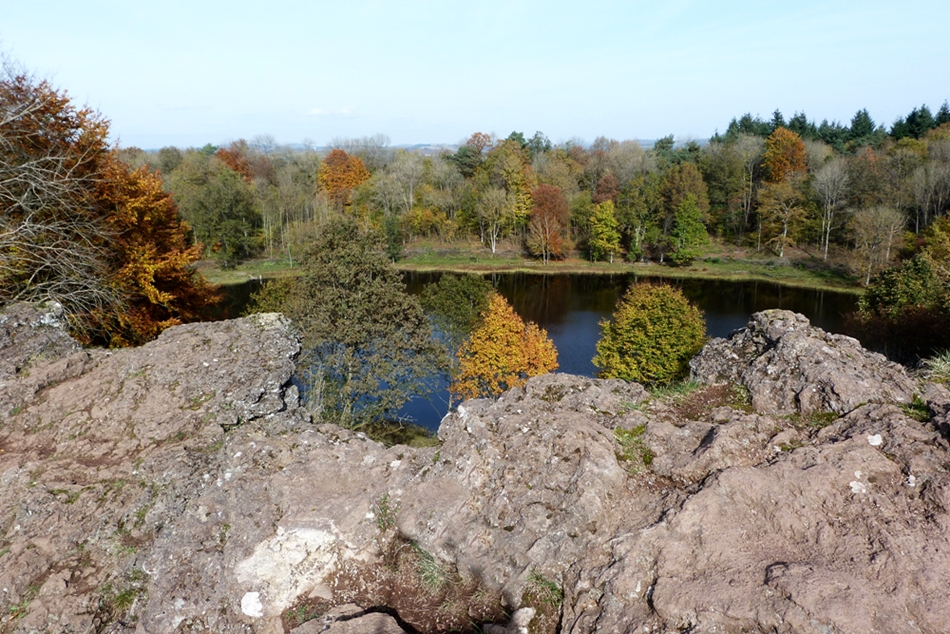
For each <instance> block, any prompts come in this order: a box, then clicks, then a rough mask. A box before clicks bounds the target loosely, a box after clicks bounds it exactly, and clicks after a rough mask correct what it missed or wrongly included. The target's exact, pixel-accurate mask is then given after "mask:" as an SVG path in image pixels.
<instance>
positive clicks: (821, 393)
mask: <svg viewBox="0 0 950 634" xmlns="http://www.w3.org/2000/svg"><path fill="white" fill-rule="evenodd" d="M689 366H690V377H691V378H692V379H693V380H694V381H699V382H701V383H707V384H715V383H736V384H740V385H742V386H744V387H745V388H746V389H748V390H749V394H750V395H751V398H752V405H753V407H754V408H755V410H756V411H758V412H760V413H762V414H772V415H780V416H781V415H787V414H792V413H800V414H805V415H808V414H813V413H820V412H834V413H836V414H846V413H848V412H850V411H851V410H853V409H855V408H856V407H858V406H859V405H862V404H864V403H910V402H911V399H912V398H913V395H914V393H915V392H916V391H917V385H916V384H915V382H914V381H913V380H912V379H910V378H909V377H908V376H907V373H906V372H905V371H904V369H903V368H902V367H901V366H900V365H898V364H896V363H892V362H890V361H888V360H887V359H886V358H885V357H884V356H883V355H880V354H877V353H875V352H869V351H867V350H865V349H864V348H862V347H861V344H860V343H859V342H858V341H857V340H856V339H853V338H851V337H846V336H844V335H836V334H831V333H827V332H825V331H824V330H822V329H820V328H815V327H814V326H812V325H811V324H810V323H809V321H808V319H807V318H806V317H805V316H804V315H800V314H798V313H793V312H790V311H787V310H766V311H762V312H760V313H755V314H754V315H752V318H751V320H750V321H749V324H748V325H747V326H746V327H745V328H742V329H740V330H737V331H736V332H734V333H732V334H731V335H729V338H728V339H721V338H718V339H713V340H712V341H710V342H709V343H707V344H706V346H705V347H704V348H703V349H702V350H701V351H700V353H699V354H698V355H697V356H696V357H694V358H693V360H692V361H690V364H689Z"/></svg>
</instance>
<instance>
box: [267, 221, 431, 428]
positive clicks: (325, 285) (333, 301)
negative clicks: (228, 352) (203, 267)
mask: <svg viewBox="0 0 950 634" xmlns="http://www.w3.org/2000/svg"><path fill="white" fill-rule="evenodd" d="M302 266H303V271H302V273H301V275H300V276H299V277H297V278H294V279H293V280H291V281H290V282H284V283H282V284H281V283H279V284H275V285H274V286H273V290H272V292H270V293H263V294H262V296H261V297H260V298H259V299H258V302H257V303H258V306H257V307H258V309H268V310H273V309H275V308H277V309H279V310H280V311H281V312H283V313H284V314H286V315H287V316H288V317H290V319H292V320H293V322H294V323H295V324H296V326H297V328H298V329H299V331H300V334H301V338H302V342H303V346H304V350H303V352H302V354H301V360H300V361H299V362H298V367H299V368H301V373H302V375H303V380H304V385H305V387H306V390H307V394H306V395H305V396H306V401H307V404H308V407H309V408H310V409H311V411H312V412H313V413H314V415H315V416H317V417H319V418H322V419H323V420H327V421H332V422H337V423H340V424H343V425H346V426H350V427H354V426H359V425H361V424H363V423H366V422H373V421H379V420H382V419H385V418H386V417H388V416H392V415H394V414H395V413H396V411H397V410H398V409H399V408H400V407H401V406H402V405H403V404H404V403H405V402H406V401H407V400H408V399H409V398H411V397H412V396H413V395H415V394H419V393H422V392H424V388H425V387H426V386H427V385H428V383H429V382H430V381H432V380H433V377H434V376H435V374H436V373H437V372H438V371H439V370H440V369H444V368H445V356H444V351H443V350H442V348H441V347H440V346H439V345H438V344H437V343H436V342H435V341H434V339H433V337H432V329H431V327H430V325H429V321H428V319H427V318H426V315H425V313H424V312H423V310H422V307H421V306H420V304H419V301H418V300H417V299H416V298H415V297H413V296H411V295H409V294H408V293H406V291H405V285H404V284H403V282H402V279H401V277H400V275H399V272H398V271H396V269H395V268H394V267H393V265H392V263H391V262H390V261H389V260H388V259H387V258H386V257H385V256H384V255H383V254H382V252H381V251H380V250H379V249H378V245H377V243H376V240H374V238H373V236H371V235H368V234H365V233H363V232H361V231H360V230H359V228H358V227H357V225H356V223H355V222H354V221H353V220H350V219H340V220H338V221H337V222H334V223H332V224H328V225H324V226H323V227H322V228H321V230H320V232H319V234H318V235H317V236H316V237H315V239H314V240H313V242H312V244H311V246H310V247H309V249H308V250H307V252H306V254H305V255H304V258H303V265H302ZM265 288H266V287H265Z"/></svg>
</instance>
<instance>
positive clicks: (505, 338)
mask: <svg viewBox="0 0 950 634" xmlns="http://www.w3.org/2000/svg"><path fill="white" fill-rule="evenodd" d="M458 359H459V371H458V375H457V376H456V377H455V380H454V381H453V382H452V385H451V386H450V387H449V391H450V392H451V393H452V396H453V398H458V399H462V400H464V399H467V398H478V397H480V396H497V395H499V394H501V393H502V392H504V391H505V390H508V389H511V388H513V387H519V386H522V385H524V384H525V383H526V382H527V380H528V379H529V378H530V377H533V376H538V375H541V374H545V373H547V372H553V371H554V370H556V369H557V367H558V364H557V350H556V349H555V348H554V343H553V342H552V341H551V340H550V339H549V338H548V333H547V332H545V330H544V329H543V328H539V327H538V326H537V324H534V323H532V322H528V323H527V324H525V323H524V322H523V321H522V320H521V317H519V316H518V315H517V313H515V311H514V310H513V309H512V308H511V306H510V305H509V304H508V302H507V301H505V298H504V297H502V296H501V295H500V294H498V293H493V294H492V295H491V297H489V299H488V307H487V308H486V309H485V311H484V312H483V313H482V321H481V325H480V326H479V327H478V328H476V329H475V330H474V331H473V332H472V334H471V336H470V337H469V338H468V340H467V341H465V342H464V343H463V344H462V347H461V348H459V352H458Z"/></svg>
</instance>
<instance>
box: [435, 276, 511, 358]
mask: <svg viewBox="0 0 950 634" xmlns="http://www.w3.org/2000/svg"><path fill="white" fill-rule="evenodd" d="M494 292H495V291H494V289H493V288H492V285H491V282H489V281H488V280H486V279H485V278H483V277H479V276H477V275H472V274H467V275H461V276H459V275H443V276H442V277H441V278H439V281H438V282H433V283H432V284H426V286H425V288H423V289H422V294H421V295H420V298H419V299H420V302H421V304H422V308H423V309H424V310H425V311H426V314H427V315H429V317H430V318H431V319H432V323H433V325H434V326H435V330H436V332H437V333H438V334H439V336H440V338H441V339H442V340H444V341H445V343H446V346H447V348H448V352H449V356H450V359H449V361H450V363H451V366H452V367H451V368H450V374H451V375H452V376H454V375H455V374H456V373H457V372H458V359H457V357H456V354H457V353H458V350H459V349H460V348H461V347H462V343H464V342H465V340H466V339H468V338H469V337H470V336H471V334H472V332H473V331H474V330H475V328H476V327H478V325H479V324H480V323H481V318H482V315H483V314H484V312H485V309H486V308H488V298H489V297H490V296H491V295H492V293H494Z"/></svg>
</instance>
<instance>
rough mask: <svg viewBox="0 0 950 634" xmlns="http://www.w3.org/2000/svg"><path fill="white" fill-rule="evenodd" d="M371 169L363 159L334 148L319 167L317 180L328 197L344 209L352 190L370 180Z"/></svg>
mask: <svg viewBox="0 0 950 634" xmlns="http://www.w3.org/2000/svg"><path fill="white" fill-rule="evenodd" d="M369 176H370V174H369V170H367V169H366V166H365V165H363V161H362V159H360V158H359V157H356V156H351V155H349V154H347V153H346V152H344V151H343V150H333V151H332V152H330V153H329V154H327V155H326V157H325V158H324V159H323V161H321V162H320V167H319V168H318V169H317V182H318V183H319V184H320V189H321V191H323V193H324V194H326V195H327V197H328V198H329V199H330V200H332V201H333V202H334V203H336V205H337V207H338V208H340V209H342V208H343V206H344V205H346V203H347V202H348V201H349V199H350V192H352V191H353V190H354V189H356V188H357V187H359V186H360V185H361V184H362V183H364V182H365V181H367V180H369Z"/></svg>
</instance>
